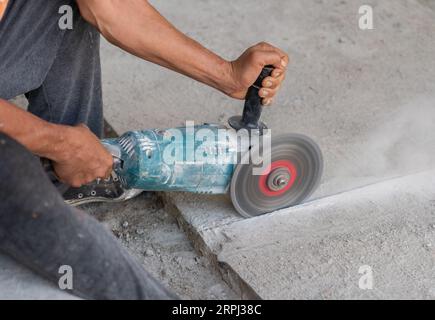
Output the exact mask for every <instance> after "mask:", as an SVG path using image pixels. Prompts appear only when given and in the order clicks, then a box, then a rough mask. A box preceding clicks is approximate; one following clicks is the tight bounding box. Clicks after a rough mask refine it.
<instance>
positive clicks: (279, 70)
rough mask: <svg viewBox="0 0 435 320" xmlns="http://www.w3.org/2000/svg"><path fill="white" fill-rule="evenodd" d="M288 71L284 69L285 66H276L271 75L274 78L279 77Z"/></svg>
mask: <svg viewBox="0 0 435 320" xmlns="http://www.w3.org/2000/svg"><path fill="white" fill-rule="evenodd" d="M286 71H287V70H286V69H283V68H275V69H273V71H272V74H271V76H272V77H274V78H279V77H281V76H282V75H283V74H285V73H286Z"/></svg>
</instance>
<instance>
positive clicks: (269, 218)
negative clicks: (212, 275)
mask: <svg viewBox="0 0 435 320" xmlns="http://www.w3.org/2000/svg"><path fill="white" fill-rule="evenodd" d="M151 2H152V3H153V4H155V5H156V7H157V8H158V9H159V10H160V11H161V12H162V13H163V14H164V15H165V16H166V17H167V18H168V19H169V20H170V21H172V22H173V23H174V24H175V25H176V26H177V27H179V28H180V29H181V30H183V31H184V32H186V33H187V34H188V35H190V36H192V37H193V38H195V39H197V40H199V41H200V42H202V43H203V44H204V45H206V46H207V47H208V48H210V49H212V50H214V51H216V52H217V53H219V54H221V55H222V56H223V57H225V58H228V59H233V58H236V57H237V56H238V55H239V54H240V53H241V52H242V51H243V50H244V49H245V48H247V47H248V46H250V45H253V44H255V43H257V42H259V41H263V40H266V41H269V42H271V43H273V44H275V45H277V46H279V47H281V48H283V49H284V50H287V51H288V52H289V54H290V56H291V59H292V64H291V66H290V68H289V76H288V79H287V81H286V83H285V84H284V86H283V88H282V90H281V94H280V96H279V98H278V99H277V100H276V103H275V107H274V108H272V109H270V110H267V111H265V112H264V119H265V121H266V122H267V123H268V125H269V127H270V128H272V130H273V132H274V134H278V133H283V132H299V133H304V134H307V135H309V136H311V137H312V138H314V140H316V141H317V142H318V143H319V145H320V147H321V148H322V150H323V152H324V156H325V175H324V178H323V181H322V184H321V186H320V189H319V191H318V192H317V193H316V194H315V195H314V197H313V200H315V201H312V202H310V203H307V204H306V205H303V206H300V207H297V208H293V209H289V210H284V211H282V212H278V213H273V214H270V215H266V216H263V217H260V218H256V219H253V220H243V219H241V218H240V217H239V216H238V215H237V214H236V213H235V211H234V210H233V209H232V207H231V203H230V202H229V200H228V198H226V197H193V196H190V195H187V194H178V193H177V194H167V195H164V196H165V199H166V203H167V210H168V212H171V213H173V214H174V215H175V217H176V218H177V220H178V222H179V224H180V225H181V226H182V227H183V229H184V230H185V231H186V232H187V235H188V236H189V237H190V239H191V240H192V242H193V245H194V246H195V248H196V249H197V250H198V251H199V252H201V253H202V254H203V255H204V256H205V257H206V258H207V259H208V261H209V262H210V263H211V265H212V266H214V268H215V269H216V270H217V271H218V272H220V274H221V276H222V278H224V279H225V280H226V281H227V283H228V284H229V285H230V286H231V287H232V288H233V290H235V291H236V293H238V294H239V295H242V296H243V297H244V298H251V297H261V298H266V299H267V298H278V299H287V298H292V299H304V298H322V299H323V298H330V299H340V298H344V299H356V298H379V299H391V298H433V297H434V292H435V291H434V288H435V283H434V282H433V270H435V263H434V260H433V256H434V255H433V245H434V241H435V239H434V238H433V236H434V235H433V228H432V227H431V226H432V225H434V224H435V218H434V217H433V212H434V211H433V203H434V202H433V201H434V200H435V185H434V184H433V183H432V182H431V177H433V172H431V171H429V173H419V174H417V173H418V172H422V171H425V170H430V169H433V168H434V165H433V164H434V163H435V162H434V160H435V148H431V146H433V143H434V142H435V136H434V135H433V128H434V127H435V111H434V110H435V108H434V107H435V59H434V57H435V33H434V32H433V31H434V29H435V12H434V10H433V9H434V8H435V4H434V1H431V0H420V1H418V0H397V1H380V0H373V1H370V3H371V4H372V5H373V9H374V26H375V29H374V30H370V31H362V30H360V29H359V28H358V18H359V16H358V8H359V6H360V5H362V3H361V1H357V0H331V1H323V0H300V1H285V0H274V1H267V2H261V4H260V2H258V5H253V3H257V1H256V2H254V1H250V0H239V1H227V0H222V1H212V0H203V1H195V0H185V1H183V4H182V5H180V2H179V1H175V0H166V1H156V0H155V1H151ZM265 17H267V18H265ZM102 59H103V75H104V97H105V111H106V117H107V118H108V120H109V122H110V123H111V124H112V125H113V126H114V127H115V129H116V130H117V131H118V132H120V133H122V132H124V131H128V130H134V129H143V128H153V127H161V128H166V127H174V126H179V125H182V124H183V123H184V121H185V120H194V121H195V122H197V123H201V122H220V123H223V124H225V123H226V120H227V118H228V117H230V116H231V115H234V114H239V113H241V109H242V102H240V101H235V100H231V99H229V98H227V97H225V96H224V95H222V94H220V93H218V92H216V91H214V90H212V89H210V88H207V87H205V86H203V85H201V84H198V83H195V82H194V81H192V80H190V79H187V78H185V77H183V76H180V75H177V74H174V73H173V72H171V71H168V70H164V69H162V68H160V67H157V66H154V65H151V64H149V63H146V62H143V61H141V60H140V59H138V58H135V57H132V56H130V55H128V54H126V53H124V52H122V51H120V50H119V49H117V48H114V47H112V46H110V45H108V44H107V43H104V44H103V45H102ZM404 175H409V176H407V177H405V178H402V179H394V180H388V179H390V178H393V177H398V176H404ZM381 181H384V182H381ZM378 182H379V183H378ZM363 186H367V187H363ZM360 187H363V188H360ZM316 199H317V200H316ZM116 210H121V211H122V208H118V207H117V208H116ZM253 243H256V244H258V245H252V244H253ZM361 265H369V266H371V267H372V268H373V274H374V277H375V278H374V279H375V282H374V288H373V290H371V291H367V290H360V289H359V288H358V279H359V277H360V276H361V275H360V274H358V268H359V267H360V266H361Z"/></svg>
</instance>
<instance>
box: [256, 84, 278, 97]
mask: <svg viewBox="0 0 435 320" xmlns="http://www.w3.org/2000/svg"><path fill="white" fill-rule="evenodd" d="M280 87H281V85H278V86H277V87H275V88H274V89H266V88H261V89H260V91H259V92H258V95H259V96H260V97H261V98H273V97H274V96H275V95H276V94H277V92H278V91H279V88H280Z"/></svg>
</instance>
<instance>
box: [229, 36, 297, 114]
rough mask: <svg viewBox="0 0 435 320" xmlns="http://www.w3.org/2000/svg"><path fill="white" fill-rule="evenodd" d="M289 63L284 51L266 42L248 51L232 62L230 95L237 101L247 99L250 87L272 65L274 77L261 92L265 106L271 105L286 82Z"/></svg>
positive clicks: (268, 78) (265, 84)
mask: <svg viewBox="0 0 435 320" xmlns="http://www.w3.org/2000/svg"><path fill="white" fill-rule="evenodd" d="M288 63H289V57H288V55H287V54H286V53H285V52H283V51H282V50H280V49H278V48H276V47H274V46H272V45H270V44H268V43H265V42H262V43H259V44H257V45H255V46H253V47H251V48H249V49H248V50H246V51H245V52H244V53H243V54H242V55H241V56H240V57H239V58H238V59H237V60H235V61H233V62H231V73H232V78H233V81H234V83H233V86H234V87H233V89H232V91H231V92H228V95H229V96H231V97H233V98H236V99H245V97H246V93H247V92H248V89H249V87H250V86H251V85H252V84H254V82H255V80H257V78H258V76H259V75H260V72H261V70H262V69H263V68H264V67H265V66H267V65H272V66H274V67H275V70H273V72H272V76H270V77H267V78H266V79H264V81H263V87H262V88H261V90H260V91H259V95H260V97H261V98H263V99H262V103H263V105H266V106H268V105H271V104H272V102H273V98H274V97H275V95H276V94H277V92H278V90H279V88H280V86H281V83H282V82H283V81H284V79H285V76H286V71H287V65H288Z"/></svg>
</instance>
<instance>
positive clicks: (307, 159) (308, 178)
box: [230, 134, 323, 218]
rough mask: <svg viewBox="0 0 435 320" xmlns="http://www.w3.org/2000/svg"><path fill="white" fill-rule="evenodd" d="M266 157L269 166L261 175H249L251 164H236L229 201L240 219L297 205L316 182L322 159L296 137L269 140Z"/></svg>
mask: <svg viewBox="0 0 435 320" xmlns="http://www.w3.org/2000/svg"><path fill="white" fill-rule="evenodd" d="M256 148H261V146H257V147H256ZM251 151H252V150H251ZM251 154H252V152H251ZM268 154H270V157H271V163H270V166H269V167H268V168H267V169H266V170H265V171H264V174H262V175H254V174H253V168H255V167H258V165H254V164H252V163H251V164H238V165H237V166H236V168H235V170H234V174H233V177H232V180H231V187H230V194H231V200H232V202H233V204H234V207H235V208H236V210H237V211H238V212H239V213H240V214H241V215H242V216H244V217H248V218H249V217H255V216H259V215H262V214H266V213H270V212H273V211H276V210H279V209H283V208H287V207H291V206H295V205H298V204H300V203H302V202H303V201H304V200H306V199H307V198H308V197H309V196H311V194H312V193H313V192H314V191H315V190H316V189H317V187H318V185H319V183H320V179H321V176H322V172H323V157H322V153H321V151H320V148H319V147H318V146H317V144H316V143H315V142H314V141H313V140H311V139H310V138H308V137H306V136H303V135H299V134H286V135H282V136H279V137H277V138H276V139H272V144H271V148H270V150H269V151H266V152H265V153H264V154H263V157H266V156H268ZM247 156H249V155H247ZM242 163H245V162H242Z"/></svg>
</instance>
